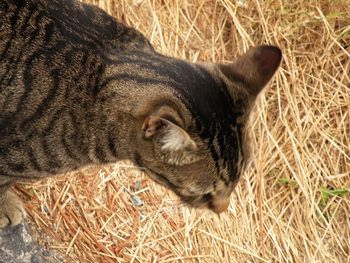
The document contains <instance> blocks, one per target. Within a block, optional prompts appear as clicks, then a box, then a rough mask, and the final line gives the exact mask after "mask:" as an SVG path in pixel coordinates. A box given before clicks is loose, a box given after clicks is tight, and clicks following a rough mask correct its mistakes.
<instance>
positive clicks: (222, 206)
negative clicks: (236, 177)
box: [210, 197, 230, 214]
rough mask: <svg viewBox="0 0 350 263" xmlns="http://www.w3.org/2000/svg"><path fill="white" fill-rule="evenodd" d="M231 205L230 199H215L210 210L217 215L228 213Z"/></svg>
mask: <svg viewBox="0 0 350 263" xmlns="http://www.w3.org/2000/svg"><path fill="white" fill-rule="evenodd" d="M229 205H230V197H228V198H222V199H214V200H213V201H212V202H211V206H210V209H211V210H212V211H213V212H215V213H217V214H220V213H222V212H225V211H227V208H228V206H229Z"/></svg>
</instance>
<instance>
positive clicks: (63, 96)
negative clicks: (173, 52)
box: [0, 0, 281, 226]
mask: <svg viewBox="0 0 350 263" xmlns="http://www.w3.org/2000/svg"><path fill="white" fill-rule="evenodd" d="M280 59H281V54H280V51H279V50H278V49H277V48H274V47H268V46H264V47H258V48H256V49H254V50H253V51H251V52H250V53H249V52H248V53H247V55H245V56H242V57H241V58H239V59H237V61H236V62H235V63H236V64H235V63H233V64H232V65H216V64H192V63H189V62H186V61H182V60H178V59H175V58H170V57H166V56H163V55H161V54H159V53H157V52H156V51H155V50H154V49H153V47H152V46H151V44H150V43H149V41H148V40H147V39H146V38H145V37H144V36H143V35H142V34H141V33H140V32H138V31H136V30H135V29H133V28H129V27H126V26H124V25H122V24H120V23H118V22H117V21H116V20H115V19H114V18H112V17H111V16H109V15H107V14H106V13H105V12H104V11H102V10H101V9H99V8H97V7H94V6H91V5H87V4H82V3H80V2H77V1H75V0H50V1H49V0H27V1H25V0H0V183H1V182H3V183H4V184H6V187H7V186H8V184H9V182H11V183H13V182H14V181H16V180H21V179H22V180H23V179H34V178H41V177H46V176H52V175H56V174H61V173H65V172H68V171H74V170H77V169H80V168H82V167H84V166H87V165H94V164H96V165H98V164H108V163H113V162H116V161H117V160H121V159H131V160H133V161H134V162H135V163H136V164H139V165H141V166H144V167H146V169H147V172H148V174H149V175H150V177H151V178H153V179H154V180H155V181H157V182H159V183H161V184H163V185H165V186H167V187H169V188H170V189H172V190H173V191H174V192H175V193H176V194H178V195H179V196H180V198H181V199H182V200H184V201H185V202H186V203H188V204H189V205H192V206H195V207H201V206H206V207H209V208H211V209H212V210H214V211H216V212H220V211H218V209H216V207H215V205H213V204H217V203H218V202H220V200H225V202H226V200H227V198H228V197H229V195H230V193H231V192H232V190H233V187H234V185H235V184H236V182H237V180H238V178H239V176H240V174H241V173H242V170H243V167H244V164H245V162H246V159H247V156H248V153H249V150H248V147H247V145H248V144H249V143H248V139H247V138H248V136H247V135H246V123H247V121H248V117H249V113H250V110H251V108H252V105H253V103H254V100H255V97H256V95H257V94H258V93H259V91H260V90H261V89H262V87H263V86H264V85H265V84H266V83H267V81H268V80H269V79H270V78H271V77H272V75H273V73H274V72H275V70H276V69H277V67H278V65H279V62H280ZM245 61H247V62H245ZM262 61H265V62H264V63H262ZM245 68H247V69H245ZM262 75H263V76H264V77H262ZM247 76H248V77H247ZM251 90H253V91H254V92H251ZM149 116H152V118H154V120H156V121H155V122H153V123H149V122H148V121H149V119H150V118H149ZM161 120H166V122H168V123H171V125H170V127H172V128H173V129H175V130H168V132H164V129H166V125H165V123H166V122H165V121H161ZM143 127H146V128H143ZM162 131H163V132H162ZM178 131H181V132H178ZM164 134H166V136H167V137H164V136H165V135H164ZM148 135H149V136H148ZM179 135H181V136H182V138H180V139H179V138H178V137H177V138H176V136H179ZM169 136H173V138H170V137H169ZM174 136H175V137H174ZM179 142H180V144H179ZM188 145H195V147H188ZM170 146H171V147H170ZM0 185H1V184H0ZM4 189H5V188H4ZM6 189H7V188H6ZM1 193H2V195H1V196H2V197H0V226H1V217H6V216H7V217H9V214H11V212H9V211H8V210H9V208H8V207H10V206H9V205H6V206H3V207H5V208H3V209H2V208H1V207H2V206H1V200H8V199H9V198H8V195H7V194H6V193H7V192H6V191H3V192H0V194H1ZM1 198H2V199H1ZM12 203H16V206H18V205H17V204H18V202H17V201H16V202H15V201H14V202H12ZM226 203H227V202H226ZM17 210H18V211H20V209H17ZM11 220H13V222H12V221H11ZM10 221H11V222H7V223H12V224H15V223H18V215H17V217H15V218H10ZM5 224H6V222H5V223H3V225H5Z"/></svg>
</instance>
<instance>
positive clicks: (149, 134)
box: [142, 115, 197, 152]
mask: <svg viewBox="0 0 350 263" xmlns="http://www.w3.org/2000/svg"><path fill="white" fill-rule="evenodd" d="M142 131H143V136H144V138H145V139H151V138H155V139H157V141H159V142H160V144H161V149H162V150H165V151H168V152H182V151H193V150H196V148H197V146H196V143H195V142H194V141H193V140H192V138H191V137H190V135H189V134H188V133H187V132H186V131H185V130H184V129H182V128H181V127H180V126H178V125H177V124H175V123H173V122H171V121H170V120H167V119H166V118H162V117H160V116H157V115H150V116H148V117H146V119H145V120H144V122H143V125H142Z"/></svg>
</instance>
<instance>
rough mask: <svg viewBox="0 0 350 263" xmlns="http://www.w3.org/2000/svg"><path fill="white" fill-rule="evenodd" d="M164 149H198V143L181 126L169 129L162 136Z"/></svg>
mask: <svg viewBox="0 0 350 263" xmlns="http://www.w3.org/2000/svg"><path fill="white" fill-rule="evenodd" d="M161 142H162V150H168V151H181V150H184V149H196V143H195V142H194V141H193V140H192V139H191V137H190V136H189V135H188V134H187V133H186V132H185V131H183V130H181V129H179V128H174V127H171V128H169V129H167V131H166V132H165V134H164V135H163V137H162V140H161Z"/></svg>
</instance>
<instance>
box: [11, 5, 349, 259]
mask: <svg viewBox="0 0 350 263" xmlns="http://www.w3.org/2000/svg"><path fill="white" fill-rule="evenodd" d="M91 2H93V3H94V4H97V5H99V6H100V7H102V8H103V9H105V10H106V11H107V12H109V13H110V14H112V15H114V16H115V17H117V18H118V19H119V20H122V21H124V23H126V24H129V25H132V26H134V27H136V28H138V29H139V30H140V31H142V32H143V33H144V34H145V35H146V36H147V37H148V38H149V39H150V40H151V42H152V43H153V44H154V46H155V48H156V49H157V50H158V51H160V52H162V53H164V54H168V55H171V56H176V57H180V58H184V59H188V60H191V61H196V60H206V61H220V62H223V61H224V62H229V61H231V60H232V59H233V58H234V57H235V56H236V55H237V54H239V53H242V52H243V51H245V50H247V48H248V47H250V46H253V45H256V44H261V43H271V44H275V45H278V46H280V47H281V48H282V50H283V54H284V57H283V63H282V67H281V69H280V70H279V72H278V74H277V75H276V76H275V78H274V80H273V82H271V83H270V85H269V87H268V89H267V90H266V92H265V93H264V94H263V95H262V96H261V97H260V98H259V100H258V106H257V108H256V113H255V116H254V118H253V120H252V130H253V138H254V141H255V144H256V154H255V155H256V157H255V160H254V162H253V164H252V167H251V168H250V169H249V170H248V171H247V172H246V173H245V174H244V176H243V177H242V179H241V181H240V184H239V185H238V187H237V189H236V191H235V193H234V194H233V195H232V199H231V205H230V207H229V212H228V213H226V214H223V215H221V216H220V218H219V217H218V216H216V215H214V214H212V213H210V212H208V211H199V210H192V209H187V208H186V207H183V206H182V205H181V204H179V202H178V199H177V198H176V197H175V196H174V195H173V194H171V193H169V192H168V191H166V190H164V189H163V188H162V187H160V186H157V185H155V184H154V183H153V182H151V181H150V180H149V179H148V178H147V177H146V176H145V175H144V174H142V173H141V172H139V171H138V170H136V169H135V168H134V167H133V166H132V164H129V163H119V164H116V165H114V166H111V167H100V168H96V169H90V170H85V171H80V172H78V173H76V174H74V175H67V176H63V177H58V178H53V179H49V180H45V181H41V182H37V183H34V184H32V185H22V184H19V185H17V187H16V190H17V192H18V193H19V194H20V195H21V197H22V198H23V199H24V200H25V201H26V210H27V212H28V215H29V216H28V219H27V220H28V221H32V222H33V223H34V224H35V226H36V227H37V228H38V229H39V230H40V231H42V232H44V233H45V234H47V235H49V236H50V237H52V240H51V241H49V243H48V244H47V245H48V246H49V247H51V248H53V249H55V250H56V251H57V252H58V253H60V254H62V255H64V257H65V258H66V261H67V262H341V263H343V262H350V219H349V218H350V194H349V192H348V191H349V189H350V150H349V146H350V12H349V6H350V1H349V0H338V1H327V0H318V1H316V0H314V1H306V0H305V1H301V0H295V1H287V0H271V1H258V0H256V1H253V0H237V1H233V0H204V1H202V0H119V1H118V0H115V1H114V0H100V1H96V0H95V1H91ZM140 202H143V206H137V205H138V204H139V203H140Z"/></svg>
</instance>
